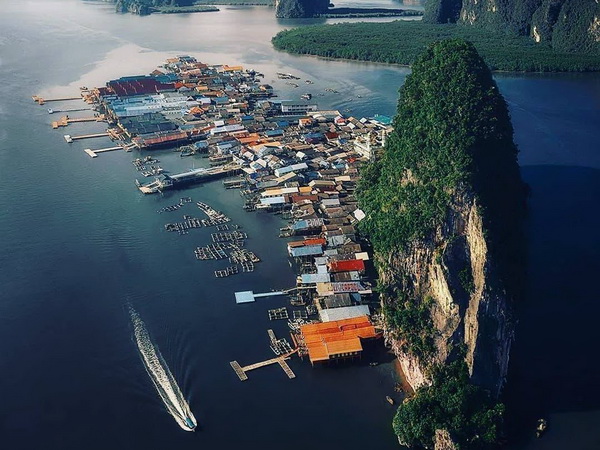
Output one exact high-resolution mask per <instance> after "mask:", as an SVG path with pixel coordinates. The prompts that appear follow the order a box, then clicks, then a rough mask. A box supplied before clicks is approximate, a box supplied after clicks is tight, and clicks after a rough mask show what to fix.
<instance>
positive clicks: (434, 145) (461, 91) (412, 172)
mask: <svg viewBox="0 0 600 450" xmlns="http://www.w3.org/2000/svg"><path fill="white" fill-rule="evenodd" d="M394 128H395V131H394V132H393V133H392V134H391V135H390V137H389V139H388V142H387V146H386V148H385V151H384V153H383V156H382V157H381V158H380V159H379V160H378V161H376V162H374V163H372V164H370V165H368V166H367V168H366V169H365V170H364V171H363V174H362V177H361V182H360V184H359V190H358V196H359V197H358V198H359V201H360V204H361V208H363V210H364V211H365V213H366V214H367V217H366V219H365V220H364V221H363V222H361V228H362V230H363V231H364V232H366V234H367V235H368V236H369V237H370V239H371V242H372V243H373V245H374V247H375V249H376V250H378V251H390V250H393V249H395V248H405V247H406V246H408V245H409V244H410V243H411V241H413V240H415V239H423V238H426V237H427V236H428V235H429V234H430V233H431V232H432V231H433V230H434V229H435V227H437V226H439V225H440V224H441V223H442V221H443V220H444V218H445V215H446V212H447V209H448V208H449V206H450V202H451V200H452V196H453V194H454V193H456V192H457V190H458V189H459V188H461V187H462V186H468V187H470V186H472V187H473V188H474V191H475V193H476V194H477V195H478V197H479V200H480V202H481V205H482V207H483V208H484V209H485V214H484V217H485V216H488V218H489V219H490V220H496V219H498V217H497V216H498V214H499V213H497V212H496V211H497V210H498V209H500V210H501V211H502V213H504V212H506V207H507V206H506V205H505V204H506V201H505V200H504V197H509V198H514V197H520V196H521V195H522V190H521V189H522V185H521V182H520V177H519V172H518V166H517V148H516V146H515V144H514V143H513V128H512V125H511V123H510V118H509V115H508V108H507V106H506V102H505V101H504V99H503V98H502V95H500V93H499V92H498V87H497V86H496V83H495V82H494V80H493V79H492V75H491V73H490V70H489V69H488V67H487V66H486V65H485V62H484V61H483V60H482V59H481V57H480V56H479V55H478V54H477V51H476V50H475V48H474V47H473V45H472V44H470V43H467V42H464V41H459V40H450V41H442V42H440V43H437V44H434V45H432V46H430V47H429V48H428V49H427V50H426V51H425V53H424V54H423V55H422V56H421V57H419V58H418V60H417V61H416V62H415V64H414V65H413V72H412V74H411V75H409V76H408V77H407V78H406V82H405V83H404V85H403V86H402V88H401V89H400V99H399V101H398V111H397V115H396V117H395V118H394Z"/></svg>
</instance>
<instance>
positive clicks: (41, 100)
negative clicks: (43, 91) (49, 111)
mask: <svg viewBox="0 0 600 450" xmlns="http://www.w3.org/2000/svg"><path fill="white" fill-rule="evenodd" d="M31 99H32V100H33V101H34V102H36V103H37V104H38V105H43V104H44V103H48V102H65V101H67V100H81V99H82V97H81V95H80V96H78V97H59V98H43V97H40V96H39V95H32V96H31Z"/></svg>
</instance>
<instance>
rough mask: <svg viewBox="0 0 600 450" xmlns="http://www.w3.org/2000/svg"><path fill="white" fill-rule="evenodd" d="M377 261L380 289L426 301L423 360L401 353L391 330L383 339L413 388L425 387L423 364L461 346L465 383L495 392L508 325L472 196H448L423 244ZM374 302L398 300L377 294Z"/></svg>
mask: <svg viewBox="0 0 600 450" xmlns="http://www.w3.org/2000/svg"><path fill="white" fill-rule="evenodd" d="M379 257H380V258H382V259H384V260H381V259H380V261H379V267H381V268H382V270H381V271H380V279H381V282H382V283H383V284H392V285H397V286H399V288H400V289H401V290H402V291H404V292H407V293H408V296H409V297H418V298H430V299H431V300H432V304H431V307H430V311H431V318H432V320H433V324H434V327H435V332H434V334H435V353H434V355H433V357H432V358H431V360H428V361H422V360H420V359H419V357H417V356H415V355H414V354H413V353H410V352H409V351H407V350H406V349H405V348H404V346H403V342H402V340H401V337H400V336H396V335H395V334H394V332H393V331H389V330H388V332H387V335H386V338H387V340H388V342H389V343H390V344H391V345H392V348H393V349H394V351H395V353H396V354H397V355H398V359H399V362H400V365H401V367H402V370H403V372H404V374H405V376H406V379H407V382H408V383H409V384H410V385H411V386H412V387H413V389H416V388H418V387H419V386H421V385H423V384H424V383H427V382H428V374H427V368H428V367H430V366H431V365H432V364H433V363H446V362H447V361H448V360H449V359H451V358H453V357H455V354H454V352H455V351H457V350H458V348H459V346H460V345H464V348H465V350H466V361H467V365H468V367H469V372H470V374H471V377H472V380H473V381H474V382H475V383H476V384H478V385H480V386H483V387H485V388H486V389H488V390H490V391H491V392H492V393H494V394H495V395H498V393H499V392H500V390H501V388H502V385H503V382H504V379H505V377H506V372H507V369H508V360H509V351H510V345H511V341H512V337H513V327H512V321H511V317H510V313H509V308H508V305H507V296H506V293H505V291H504V288H503V286H502V285H501V283H500V282H499V274H498V271H497V270H496V268H495V266H494V263H493V258H492V257H491V255H490V254H489V251H488V243H487V241H486V237H485V232H484V228H483V221H482V216H481V214H480V208H479V206H478V204H477V201H476V200H475V197H474V195H473V194H472V193H469V192H466V191H463V192H461V193H459V194H457V195H455V196H454V199H453V201H452V207H451V208H450V210H449V212H448V215H447V218H446V220H445V221H444V223H443V225H442V226H440V227H438V228H437V230H436V231H435V233H434V234H433V236H432V237H431V238H430V239H428V240H419V241H417V242H415V243H413V244H412V245H411V247H410V249H409V250H408V251H406V252H403V253H388V254H385V255H381V254H380V255H379ZM382 301H383V302H388V303H389V302H391V303H393V302H395V301H398V299H397V298H395V297H393V296H385V295H383V298H382Z"/></svg>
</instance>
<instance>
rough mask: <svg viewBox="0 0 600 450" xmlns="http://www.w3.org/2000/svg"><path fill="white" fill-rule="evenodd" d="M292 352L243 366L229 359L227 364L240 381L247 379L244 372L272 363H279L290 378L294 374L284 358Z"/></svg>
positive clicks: (294, 375)
mask: <svg viewBox="0 0 600 450" xmlns="http://www.w3.org/2000/svg"><path fill="white" fill-rule="evenodd" d="M293 353H295V351H294V352H292V353H290V354H287V355H283V356H278V357H277V358H272V359H267V360H266V361H260V362H257V363H255V364H250V365H249V366H244V367H242V366H240V363H238V362H237V361H231V362H230V363H229V364H230V365H231V368H232V369H233V370H234V371H235V373H236V375H237V376H238V378H239V379H240V381H246V380H247V379H248V375H246V372H249V371H251V370H254V369H259V368H261V367H266V366H270V365H272V364H279V366H280V367H281V368H282V369H283V371H284V372H285V374H286V375H287V376H288V378H289V379H292V378H296V374H295V373H294V372H293V371H292V369H291V368H290V366H289V365H288V364H287V363H286V362H285V361H286V359H290V355H291V354H293Z"/></svg>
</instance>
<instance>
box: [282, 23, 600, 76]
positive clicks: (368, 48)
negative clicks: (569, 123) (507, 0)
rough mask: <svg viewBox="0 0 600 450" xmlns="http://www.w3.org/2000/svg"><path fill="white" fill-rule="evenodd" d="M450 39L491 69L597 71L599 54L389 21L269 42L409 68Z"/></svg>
mask: <svg viewBox="0 0 600 450" xmlns="http://www.w3.org/2000/svg"><path fill="white" fill-rule="evenodd" d="M453 38H459V39H464V40H468V41H471V42H472V43H473V44H474V45H475V48H476V49H477V51H478V52H479V53H480V54H481V56H482V57H483V59H484V60H485V62H486V64H487V65H488V66H489V67H490V69H492V70H499V71H515V72H586V71H599V70H600V56H599V55H592V54H574V53H569V52H560V51H557V50H554V49H552V47H551V46H550V45H548V44H545V43H535V42H534V41H533V40H531V39H529V38H527V37H524V36H518V35H516V34H513V33H504V32H500V31H492V30H487V29H484V28H481V27H469V26H463V25H456V24H447V25H437V24H429V23H423V22H420V21H394V22H388V23H352V24H350V23H343V24H335V25H314V26H308V27H301V28H295V29H292V30H286V31H282V32H280V33H278V34H277V35H276V36H275V37H274V38H273V40H272V42H273V45H274V46H275V48H277V49H278V50H283V51H287V52H290V53H296V54H306V55H316V56H323V57H327V58H344V59H352V60H361V61H375V62H383V63H392V64H403V65H411V64H413V62H414V61H415V59H416V58H417V56H418V55H419V54H420V53H421V52H422V51H423V50H424V49H425V48H426V47H427V46H428V45H430V44H431V43H433V42H435V41H439V40H442V39H453Z"/></svg>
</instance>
